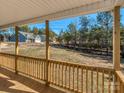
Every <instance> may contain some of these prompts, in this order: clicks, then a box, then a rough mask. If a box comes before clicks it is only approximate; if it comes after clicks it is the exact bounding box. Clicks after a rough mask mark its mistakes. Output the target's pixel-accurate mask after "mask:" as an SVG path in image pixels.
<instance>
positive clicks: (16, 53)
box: [15, 26, 19, 74]
mask: <svg viewBox="0 0 124 93" xmlns="http://www.w3.org/2000/svg"><path fill="white" fill-rule="evenodd" d="M18 31H19V27H18V26H15V39H16V42H15V74H18V69H17V60H18Z"/></svg>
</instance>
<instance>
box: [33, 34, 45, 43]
mask: <svg viewBox="0 0 124 93" xmlns="http://www.w3.org/2000/svg"><path fill="white" fill-rule="evenodd" d="M35 42H36V43H40V42H45V35H36V36H35Z"/></svg>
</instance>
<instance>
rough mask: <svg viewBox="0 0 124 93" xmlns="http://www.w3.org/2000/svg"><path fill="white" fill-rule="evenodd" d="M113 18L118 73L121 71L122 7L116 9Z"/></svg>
mask: <svg viewBox="0 0 124 93" xmlns="http://www.w3.org/2000/svg"><path fill="white" fill-rule="evenodd" d="M113 16H114V23H113V63H114V69H115V70H116V71H117V70H120V6H116V7H115V8H114V13H113Z"/></svg>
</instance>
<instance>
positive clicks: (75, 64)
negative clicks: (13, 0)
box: [0, 52, 114, 73]
mask: <svg viewBox="0 0 124 93" xmlns="http://www.w3.org/2000/svg"><path fill="white" fill-rule="evenodd" d="M0 54H3V55H10V56H15V54H10V53H1V52H0ZM17 56H18V57H23V58H29V59H35V60H41V61H46V59H45V58H38V57H29V56H24V55H17ZM48 61H49V62H51V63H52V62H54V63H55V64H63V65H72V66H78V67H82V68H87V69H89V70H93V71H97V70H101V71H103V70H104V71H107V72H108V71H110V72H113V73H114V69H113V68H107V67H98V66H93V65H84V64H79V63H72V62H67V61H57V60H52V59H50V60H48Z"/></svg>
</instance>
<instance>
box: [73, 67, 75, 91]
mask: <svg viewBox="0 0 124 93" xmlns="http://www.w3.org/2000/svg"><path fill="white" fill-rule="evenodd" d="M74 72H75V67H74V65H73V91H74V90H75V83H74V80H75V76H74Z"/></svg>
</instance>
